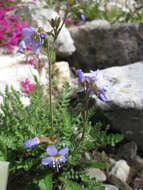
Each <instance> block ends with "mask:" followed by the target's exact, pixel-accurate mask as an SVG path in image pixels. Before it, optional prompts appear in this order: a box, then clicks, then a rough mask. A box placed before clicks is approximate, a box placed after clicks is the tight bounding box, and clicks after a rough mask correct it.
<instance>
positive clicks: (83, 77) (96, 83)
mask: <svg viewBox="0 0 143 190" xmlns="http://www.w3.org/2000/svg"><path fill="white" fill-rule="evenodd" d="M77 76H78V79H79V82H80V83H81V84H82V86H84V88H85V87H86V88H87V90H88V92H89V93H90V95H91V96H93V95H94V94H95V95H96V96H97V97H98V98H99V99H100V100H101V101H103V102H106V101H107V97H106V95H105V90H106V89H107V88H109V87H110V85H109V82H108V81H106V80H104V78H103V75H102V72H101V71H100V70H97V71H90V72H89V73H83V72H82V70H81V69H78V70H77Z"/></svg>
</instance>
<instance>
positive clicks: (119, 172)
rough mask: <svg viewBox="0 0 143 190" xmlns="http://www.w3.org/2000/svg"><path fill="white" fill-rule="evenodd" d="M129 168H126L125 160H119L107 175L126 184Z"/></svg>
mask: <svg viewBox="0 0 143 190" xmlns="http://www.w3.org/2000/svg"><path fill="white" fill-rule="evenodd" d="M129 172H130V167H129V166H128V164H127V162H126V161H125V160H119V161H118V162H116V164H115V165H114V166H113V167H112V169H111V171H110V172H109V175H113V176H116V177H117V178H119V179H120V180H121V181H124V182H126V181H127V179H128V176H129Z"/></svg>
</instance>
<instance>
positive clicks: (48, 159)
mask: <svg viewBox="0 0 143 190" xmlns="http://www.w3.org/2000/svg"><path fill="white" fill-rule="evenodd" d="M41 163H42V165H51V164H52V163H53V160H52V158H51V157H46V158H43V159H42V161H41Z"/></svg>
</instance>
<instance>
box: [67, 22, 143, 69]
mask: <svg viewBox="0 0 143 190" xmlns="http://www.w3.org/2000/svg"><path fill="white" fill-rule="evenodd" d="M70 33H71V35H72V38H73V39H74V44H75V46H76V52H75V53H74V54H72V56H70V58H69V61H70V62H71V63H70V64H71V65H73V66H75V67H76V68H82V69H84V71H89V70H90V69H97V68H100V69H103V68H108V67H111V66H121V65H127V64H130V63H134V62H137V61H140V60H143V53H142V52H143V40H142V38H143V35H142V34H143V27H142V25H141V24H140V25H138V24H133V23H130V24H129V23H126V24H123V23H122V24H117V23H116V24H110V23H109V22H107V21H104V20H94V21H91V22H87V23H86V24H84V25H81V26H79V27H71V28H70Z"/></svg>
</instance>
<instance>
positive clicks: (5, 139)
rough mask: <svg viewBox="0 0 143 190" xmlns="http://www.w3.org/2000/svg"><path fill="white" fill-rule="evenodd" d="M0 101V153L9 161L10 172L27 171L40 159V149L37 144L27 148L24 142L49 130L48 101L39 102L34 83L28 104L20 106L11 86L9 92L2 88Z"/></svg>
mask: <svg viewBox="0 0 143 190" xmlns="http://www.w3.org/2000/svg"><path fill="white" fill-rule="evenodd" d="M3 100H4V101H3V104H2V105H1V107H0V108H1V110H2V112H1V113H0V117H1V122H0V144H1V148H0V151H1V154H0V155H3V157H4V159H5V160H8V161H10V162H11V168H10V170H11V171H12V172H15V171H16V170H17V169H24V170H29V169H30V168H32V167H35V164H36V163H37V162H38V161H39V160H40V157H41V154H42V150H43V148H42V147H40V146H38V148H37V149H35V148H34V149H29V150H28V151H27V150H26V149H25V148H24V142H25V141H26V140H27V139H29V138H33V137H35V136H40V135H43V134H44V135H47V134H48V133H49V132H50V126H49V118H48V117H49V116H48V102H44V101H43V94H42V87H40V86H39V84H38V83H37V91H36V93H33V94H31V95H30V102H31V106H30V107H24V105H23V104H22V102H21V100H20V94H19V93H18V92H16V91H15V90H14V89H13V88H11V91H10V90H9V89H8V87H6V89H5V95H3ZM36 155H37V156H36ZM39 155H40V156H39ZM35 157H37V159H35Z"/></svg>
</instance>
